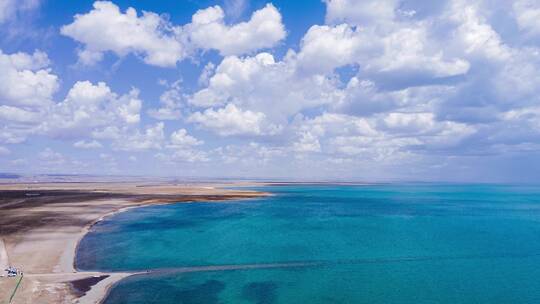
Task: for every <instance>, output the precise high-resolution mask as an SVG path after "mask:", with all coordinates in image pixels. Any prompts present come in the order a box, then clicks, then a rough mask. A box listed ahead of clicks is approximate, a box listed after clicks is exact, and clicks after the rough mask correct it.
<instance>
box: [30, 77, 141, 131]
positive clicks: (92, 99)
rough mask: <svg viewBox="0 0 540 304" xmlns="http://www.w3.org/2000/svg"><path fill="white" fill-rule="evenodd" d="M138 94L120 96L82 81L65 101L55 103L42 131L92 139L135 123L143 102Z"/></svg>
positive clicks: (106, 87) (102, 84) (101, 85)
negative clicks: (92, 135)
mask: <svg viewBox="0 0 540 304" xmlns="http://www.w3.org/2000/svg"><path fill="white" fill-rule="evenodd" d="M138 95H139V92H138V91H137V90H136V89H132V90H131V91H130V92H129V93H128V94H125V95H121V96H119V95H117V94H116V93H114V92H112V91H111V89H110V88H109V87H108V86H107V85H106V84H105V83H104V82H98V83H97V84H93V83H91V82H89V81H79V82H77V83H75V85H73V87H72V88H71V89H70V91H69V92H68V94H67V96H66V98H65V99H64V101H62V102H60V103H57V104H55V105H54V106H53V107H52V108H51V109H50V112H49V113H48V117H47V120H46V121H44V122H43V123H42V124H41V125H40V131H41V132H43V133H47V134H50V135H52V136H58V137H78V136H89V135H90V133H91V132H92V131H95V130H96V129H103V128H107V127H109V128H110V127H111V126H124V125H131V124H136V123H138V122H139V120H140V110H141V106H142V101H141V100H140V99H139V98H138Z"/></svg>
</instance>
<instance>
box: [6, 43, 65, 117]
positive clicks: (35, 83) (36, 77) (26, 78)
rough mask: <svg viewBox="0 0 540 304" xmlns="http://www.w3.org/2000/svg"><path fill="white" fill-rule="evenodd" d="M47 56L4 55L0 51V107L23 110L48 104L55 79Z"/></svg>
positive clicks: (56, 80) (55, 83)
mask: <svg viewBox="0 0 540 304" xmlns="http://www.w3.org/2000/svg"><path fill="white" fill-rule="evenodd" d="M49 64H50V62H49V59H48V57H47V54H45V53H43V52H40V51H35V52H34V53H33V54H27V53H22V52H19V53H14V54H9V55H8V54H4V53H3V52H2V51H1V50H0V104H3V105H14V106H23V107H35V106H43V105H47V104H49V103H51V99H52V95H53V94H54V93H55V92H56V90H57V89H58V77H57V76H56V75H54V74H52V73H51V70H50V69H49V68H48V66H49Z"/></svg>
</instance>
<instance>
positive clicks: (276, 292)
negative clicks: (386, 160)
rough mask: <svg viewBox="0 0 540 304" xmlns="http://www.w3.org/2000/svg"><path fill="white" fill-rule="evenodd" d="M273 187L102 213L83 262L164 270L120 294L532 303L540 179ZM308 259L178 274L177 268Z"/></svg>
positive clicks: (123, 299) (177, 298)
mask: <svg viewBox="0 0 540 304" xmlns="http://www.w3.org/2000/svg"><path fill="white" fill-rule="evenodd" d="M263 190H265V191H270V192H273V193H274V194H275V195H274V196H272V197H269V198H263V199H256V200H250V201H238V202H229V203H204V204H200V203H199V204H176V205H167V206H154V207H145V208H139V209H134V210H130V211H127V212H125V213H120V214H118V215H115V216H113V217H111V218H109V219H107V220H106V221H103V222H100V223H99V224H98V225H96V226H95V227H94V228H93V229H92V231H91V233H89V234H88V235H87V236H86V237H85V238H84V239H83V241H82V242H81V245H80V250H79V252H78V256H77V267H78V268H80V269H87V270H114V271H122V270H160V271H157V272H155V273H153V274H150V275H142V276H135V277H132V278H130V279H127V280H124V281H122V282H121V283H120V284H118V285H117V286H116V287H115V288H113V290H112V291H111V294H110V295H109V297H108V298H107V300H106V302H105V303H107V304H112V303H115V304H116V303H538V302H539V301H540V188H538V187H525V186H486V185H432V184H425V185H379V186H332V185H326V186H322V185H316V186H274V187H265V188H263ZM288 262H300V263H304V262H307V263H311V262H316V264H315V265H312V266H308V267H293V268H287V267H283V268H275V269H248V270H246V269H243V270H242V269H241V270H229V271H209V272H197V273H181V272H178V271H177V270H175V269H174V268H177V267H186V266H207V265H236V264H240V265H242V264H262V265H265V264H269V263H288Z"/></svg>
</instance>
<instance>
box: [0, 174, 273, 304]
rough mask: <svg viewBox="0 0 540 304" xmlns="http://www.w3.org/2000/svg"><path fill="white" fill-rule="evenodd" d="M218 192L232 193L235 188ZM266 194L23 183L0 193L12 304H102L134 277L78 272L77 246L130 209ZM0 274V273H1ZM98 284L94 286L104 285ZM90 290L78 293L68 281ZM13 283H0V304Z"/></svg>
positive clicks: (1, 241)
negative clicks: (16, 273) (15, 274)
mask: <svg viewBox="0 0 540 304" xmlns="http://www.w3.org/2000/svg"><path fill="white" fill-rule="evenodd" d="M220 186H236V185H235V184H228V185H220ZM264 195H267V194H266V193H261V192H254V191H243V190H226V189H223V188H217V187H216V185H213V184H177V183H174V184H173V183H149V182H145V183H135V182H130V183H118V182H115V183H83V182H77V183H27V184H1V185H0V214H1V216H0V266H1V265H3V264H9V265H12V266H15V267H17V268H20V269H21V270H22V271H23V272H24V279H23V280H22V282H21V285H20V287H19V289H18V290H17V293H16V295H15V297H14V299H13V302H12V303H33V304H36V303H47V304H50V303H99V302H100V301H101V300H102V299H103V297H104V296H105V295H106V293H107V292H108V289H109V288H110V286H112V285H113V284H114V283H116V282H118V281H119V280H120V279H122V278H125V277H127V276H129V275H132V274H135V273H102V272H80V271H76V270H75V268H74V265H73V264H74V258H75V252H76V248H77V245H78V243H79V241H80V239H81V238H82V237H83V236H84V235H85V234H86V233H87V232H88V230H89V229H90V227H91V226H92V225H93V224H95V223H96V222H98V221H99V220H101V219H103V218H104V217H105V216H108V215H111V214H114V213H116V212H120V211H123V210H127V209H129V208H134V207H139V206H145V205H152V204H164V203H174V202H205V201H227V200H237V199H246V198H255V197H260V196H264ZM2 270H3V268H2ZM103 276H106V277H105V278H102V279H101V280H97V279H94V278H96V277H103ZM80 280H83V282H89V283H90V285H92V286H89V290H88V291H85V292H84V293H81V291H80V290H78V289H77V288H74V285H73V283H72V282H73V281H77V282H79V283H80V282H81V281H80ZM16 281H17V279H14V278H0V302H1V301H3V302H6V301H7V300H8V298H9V296H10V295H11V293H12V291H13V289H14V287H15V285H16Z"/></svg>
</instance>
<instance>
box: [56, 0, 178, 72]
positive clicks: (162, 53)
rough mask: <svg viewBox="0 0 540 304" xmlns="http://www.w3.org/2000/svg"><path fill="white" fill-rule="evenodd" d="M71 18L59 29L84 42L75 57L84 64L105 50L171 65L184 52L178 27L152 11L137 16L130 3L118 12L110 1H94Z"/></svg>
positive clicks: (89, 62) (64, 33) (149, 61)
mask: <svg viewBox="0 0 540 304" xmlns="http://www.w3.org/2000/svg"><path fill="white" fill-rule="evenodd" d="M74 19H75V20H74V21H73V23H71V24H69V25H65V26H63V27H62V29H61V32H62V34H63V35H66V36H69V37H71V38H73V39H75V40H77V41H79V42H81V43H83V44H84V49H83V50H82V51H81V53H79V55H80V56H79V58H80V60H81V61H82V62H83V63H85V64H91V63H94V62H95V61H96V60H99V59H101V57H102V54H103V52H106V51H112V52H114V53H116V54H117V55H118V56H125V55H127V54H129V53H135V54H137V55H140V56H141V57H142V59H143V60H144V61H145V62H146V63H148V64H153V65H157V66H174V65H175V64H176V62H177V61H179V60H181V59H183V58H184V57H185V56H186V52H185V49H184V47H183V45H182V44H181V43H180V42H179V41H178V40H177V38H176V33H175V32H176V31H178V29H176V28H175V27H173V26H172V25H171V24H170V23H169V22H168V21H167V20H165V19H163V17H161V16H159V15H157V14H155V13H152V12H143V14H142V16H138V15H137V11H136V10H135V9H134V8H131V7H130V8H128V9H127V10H126V12H125V13H122V12H121V11H120V8H119V7H118V6H116V5H115V4H113V3H112V2H108V1H96V2H95V3H94V8H93V9H92V10H91V11H90V12H88V13H86V14H80V15H79V14H78V15H75V18H74Z"/></svg>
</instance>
